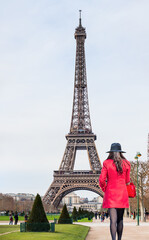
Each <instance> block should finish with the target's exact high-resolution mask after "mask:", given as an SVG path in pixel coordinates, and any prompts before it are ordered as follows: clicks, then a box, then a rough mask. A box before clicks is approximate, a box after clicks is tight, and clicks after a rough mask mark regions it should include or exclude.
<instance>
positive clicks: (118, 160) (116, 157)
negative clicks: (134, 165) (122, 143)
mask: <svg viewBox="0 0 149 240" xmlns="http://www.w3.org/2000/svg"><path fill="white" fill-rule="evenodd" d="M107 159H113V162H114V164H115V166H116V170H117V172H119V173H123V164H122V160H123V159H126V158H125V157H124V156H123V154H122V153H121V152H110V153H109V156H108V157H107Z"/></svg>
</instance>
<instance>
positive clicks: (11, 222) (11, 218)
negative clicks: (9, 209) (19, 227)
mask: <svg viewBox="0 0 149 240" xmlns="http://www.w3.org/2000/svg"><path fill="white" fill-rule="evenodd" d="M9 225H13V216H12V214H10V216H9Z"/></svg>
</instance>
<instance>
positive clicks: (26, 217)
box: [24, 214, 28, 222]
mask: <svg viewBox="0 0 149 240" xmlns="http://www.w3.org/2000/svg"><path fill="white" fill-rule="evenodd" d="M27 220H28V215H27V214H25V216H24V222H27Z"/></svg>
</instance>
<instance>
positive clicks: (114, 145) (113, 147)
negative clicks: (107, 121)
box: [107, 143, 125, 153]
mask: <svg viewBox="0 0 149 240" xmlns="http://www.w3.org/2000/svg"><path fill="white" fill-rule="evenodd" d="M110 152H121V153H125V152H124V151H122V150H121V145H120V144H119V143H112V144H111V149H110V151H108V152H107V153H110Z"/></svg>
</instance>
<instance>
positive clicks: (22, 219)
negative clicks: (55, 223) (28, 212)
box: [0, 214, 92, 222]
mask: <svg viewBox="0 0 149 240" xmlns="http://www.w3.org/2000/svg"><path fill="white" fill-rule="evenodd" d="M59 216H60V214H51V215H47V218H48V220H54V218H55V219H59ZM0 221H9V216H0ZM19 221H22V222H23V221H24V217H22V216H19ZM78 222H92V220H88V218H82V219H81V220H78Z"/></svg>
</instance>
